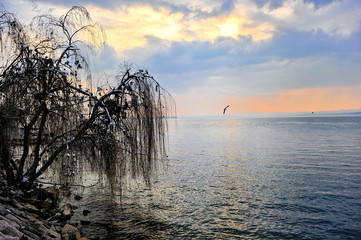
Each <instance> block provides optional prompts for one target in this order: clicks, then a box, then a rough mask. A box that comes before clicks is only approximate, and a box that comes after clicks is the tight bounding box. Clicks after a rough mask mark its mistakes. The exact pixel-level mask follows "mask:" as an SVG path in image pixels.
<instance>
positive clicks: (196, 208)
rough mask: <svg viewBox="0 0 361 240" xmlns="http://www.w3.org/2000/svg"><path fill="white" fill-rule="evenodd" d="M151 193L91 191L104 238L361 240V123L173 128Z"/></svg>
mask: <svg viewBox="0 0 361 240" xmlns="http://www.w3.org/2000/svg"><path fill="white" fill-rule="evenodd" d="M169 125H170V126H169V127H170V129H169V134H170V138H169V154H168V155H169V159H168V160H167V161H166V162H165V163H164V167H163V169H162V170H160V171H159V172H158V175H157V177H156V178H155V181H154V182H155V183H154V184H153V188H152V189H151V190H149V189H143V188H142V187H129V188H127V189H125V190H124V193H123V197H122V200H121V203H122V204H121V205H120V204H119V203H116V201H110V200H109V201H108V200H106V198H105V197H104V196H106V195H107V194H106V193H103V194H99V189H97V188H94V189H87V190H86V191H88V193H89V191H90V192H91V194H88V196H87V197H86V198H85V200H84V201H83V205H82V206H80V207H79V209H78V212H77V213H76V214H75V216H74V221H76V220H79V219H81V218H84V216H82V215H81V211H82V209H85V208H86V209H90V210H91V213H90V214H89V216H90V217H91V220H92V223H91V224H89V225H84V226H82V230H83V231H84V232H87V233H88V234H89V235H92V234H93V235H92V236H94V237H98V238H99V239H117V238H118V239H121V238H124V239H361V117H359V116H358V117H356V116H349V117H347V116H339V117H289V118H248V119H247V118H240V117H235V116H219V117H208V118H206V117H199V118H196V117H194V118H178V119H170V122H169Z"/></svg>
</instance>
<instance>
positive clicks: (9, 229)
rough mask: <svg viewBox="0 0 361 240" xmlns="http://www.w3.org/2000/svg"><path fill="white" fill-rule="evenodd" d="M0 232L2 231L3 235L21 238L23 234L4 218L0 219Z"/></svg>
mask: <svg viewBox="0 0 361 240" xmlns="http://www.w3.org/2000/svg"><path fill="white" fill-rule="evenodd" d="M0 232H1V233H3V234H4V235H9V236H12V237H18V238H22V237H23V236H24V234H23V233H22V232H20V231H19V230H18V229H16V228H15V227H13V226H11V225H10V224H9V223H8V222H7V221H5V220H0Z"/></svg>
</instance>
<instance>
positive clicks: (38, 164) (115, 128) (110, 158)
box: [0, 6, 171, 188]
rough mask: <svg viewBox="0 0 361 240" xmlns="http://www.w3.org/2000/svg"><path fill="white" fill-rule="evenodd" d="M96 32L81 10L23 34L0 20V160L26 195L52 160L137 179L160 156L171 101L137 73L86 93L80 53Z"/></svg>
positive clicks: (11, 19)
mask: <svg viewBox="0 0 361 240" xmlns="http://www.w3.org/2000/svg"><path fill="white" fill-rule="evenodd" d="M104 36H105V35H104V31H103V29H102V27H101V26H100V25H98V24H94V23H93V22H92V21H91V18H90V16H89V13H88V12H87V10H86V9H85V8H84V7H79V6H76V7H73V8H71V9H70V10H69V11H68V12H67V13H66V14H65V15H63V16H61V17H60V18H56V17H54V16H53V15H51V14H45V15H40V16H37V17H35V18H34V19H33V21H32V22H31V24H30V25H27V26H23V25H21V23H20V22H19V21H18V20H17V18H16V16H14V15H12V14H10V13H8V12H3V13H2V14H1V18H0V51H1V59H0V62H1V65H0V70H1V72H0V74H1V75H0V124H1V125H0V144H1V145H0V153H1V154H0V160H1V162H0V163H1V168H3V169H4V170H5V171H4V172H5V173H6V179H7V182H8V185H10V186H14V187H20V188H29V187H31V186H32V185H33V183H34V181H35V180H36V179H37V178H38V177H39V176H41V175H42V174H43V173H44V172H46V171H47V170H48V169H49V168H50V167H51V166H54V164H55V163H56V162H58V161H59V159H64V158H65V159H71V161H70V160H69V161H68V168H69V170H67V172H65V173H64V175H72V174H74V170H72V168H71V164H75V163H76V162H77V161H89V162H92V163H93V164H92V165H93V166H97V167H98V169H97V170H98V171H102V172H105V173H106V174H107V175H109V176H117V177H122V176H124V174H126V173H128V174H130V175H131V176H132V177H139V176H141V177H143V178H144V180H145V183H146V184H147V185H149V184H150V175H151V172H152V170H153V166H154V162H155V159H157V158H159V157H161V155H163V154H164V139H165V135H164V134H165V132H166V123H165V122H164V121H165V120H164V117H165V116H166V114H167V111H168V110H169V108H168V106H167V104H169V102H170V101H169V100H170V99H171V98H170V96H169V94H168V93H167V91H165V90H164V89H163V88H162V87H161V86H160V85H159V83H158V82H157V81H156V80H155V79H154V78H153V77H152V76H151V75H149V73H148V72H147V71H145V70H135V71H133V70H132V69H130V68H126V69H123V70H122V72H121V73H120V74H118V75H116V76H114V79H115V81H113V82H115V83H116V84H114V85H113V86H111V85H109V84H108V86H106V87H104V85H102V86H93V82H94V81H93V80H92V75H91V67H90V64H89V58H88V53H89V52H88V50H89V49H91V50H92V51H93V52H94V51H97V49H99V48H101V46H102V44H104V41H105V38H104Z"/></svg>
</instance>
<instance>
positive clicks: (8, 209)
mask: <svg viewBox="0 0 361 240" xmlns="http://www.w3.org/2000/svg"><path fill="white" fill-rule="evenodd" d="M0 185H1V183H0ZM57 201H58V191H57V190H55V189H49V190H48V192H46V193H45V199H23V198H22V197H17V196H11V197H8V193H7V192H6V191H4V187H3V186H0V239H7V240H15V239H34V240H38V239H49V240H51V239H59V240H61V239H76V240H80V239H81V240H87V239H88V238H85V237H83V238H82V237H81V233H80V231H79V229H78V228H76V227H75V226H73V225H71V224H68V223H66V220H67V219H68V218H70V217H71V216H72V214H73V212H72V206H70V205H66V206H64V207H63V209H58V208H57V205H56V204H55V203H57ZM32 203H35V205H34V204H32ZM61 210H62V212H61ZM44 212H45V213H47V214H43V213H44ZM50 212H55V213H54V214H52V216H53V217H54V216H55V215H58V216H60V217H59V218H55V219H53V220H52V218H51V217H48V216H49V213H50ZM63 214H64V215H66V216H65V218H64V216H62V215H63ZM44 216H45V218H44ZM46 219H48V220H46ZM51 220H52V221H51ZM64 220H65V221H64ZM88 240H89V239H88Z"/></svg>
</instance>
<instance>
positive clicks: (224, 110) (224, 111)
mask: <svg viewBox="0 0 361 240" xmlns="http://www.w3.org/2000/svg"><path fill="white" fill-rule="evenodd" d="M228 107H229V105H227V107H225V108H224V109H223V114H225V113H226V110H227V108H228Z"/></svg>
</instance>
